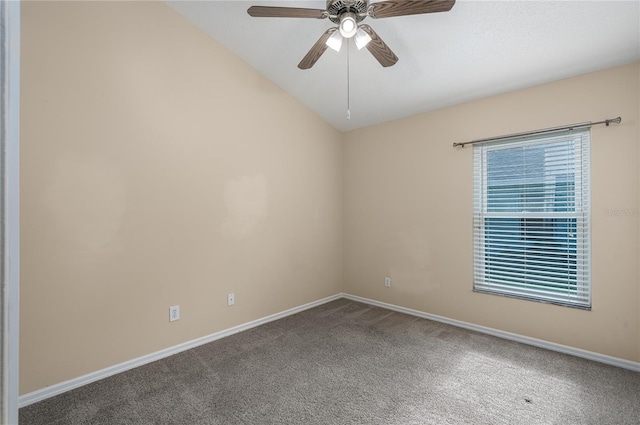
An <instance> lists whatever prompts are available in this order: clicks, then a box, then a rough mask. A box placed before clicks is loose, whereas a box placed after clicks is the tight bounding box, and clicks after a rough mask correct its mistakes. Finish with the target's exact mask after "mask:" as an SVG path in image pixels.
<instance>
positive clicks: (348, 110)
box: [347, 38, 351, 120]
mask: <svg viewBox="0 0 640 425" xmlns="http://www.w3.org/2000/svg"><path fill="white" fill-rule="evenodd" d="M349 41H350V40H349V39H348V38H347V119H348V120H350V119H351V95H350V85H349V79H350V75H351V74H350V70H349V63H350V62H351V60H350V59H349V45H350V44H351V43H350V42H349Z"/></svg>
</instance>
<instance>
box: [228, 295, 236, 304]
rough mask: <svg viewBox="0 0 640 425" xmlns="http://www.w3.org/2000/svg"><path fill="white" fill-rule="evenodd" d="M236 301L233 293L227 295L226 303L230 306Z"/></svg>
mask: <svg viewBox="0 0 640 425" xmlns="http://www.w3.org/2000/svg"><path fill="white" fill-rule="evenodd" d="M235 303H236V296H235V295H234V294H228V295H227V305H228V306H232V305H234V304H235Z"/></svg>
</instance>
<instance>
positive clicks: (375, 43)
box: [360, 24, 398, 67]
mask: <svg viewBox="0 0 640 425" xmlns="http://www.w3.org/2000/svg"><path fill="white" fill-rule="evenodd" d="M360 28H362V30H363V31H364V32H366V33H367V34H369V37H371V41H370V42H369V43H368V44H367V50H369V51H370V52H371V54H372V55H373V57H374V58H376V59H377V60H378V62H380V65H382V66H384V67H387V66H392V65H395V63H396V62H398V57H397V56H396V55H395V53H393V52H392V51H391V49H390V48H389V46H387V44H386V43H385V42H384V41H382V39H381V38H380V37H378V34H376V32H375V31H374V30H373V28H371V27H370V26H369V25H367V24H362V25H360Z"/></svg>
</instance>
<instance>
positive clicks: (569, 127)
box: [453, 117, 622, 148]
mask: <svg viewBox="0 0 640 425" xmlns="http://www.w3.org/2000/svg"><path fill="white" fill-rule="evenodd" d="M621 121H622V118H621V117H617V118H611V119H608V120H602V121H598V122H591V121H589V122H582V123H578V124H569V125H563V126H560V127H551V128H543V129H542V130H532V131H525V132H522V133H513V134H507V135H504V136H496V137H488V138H486V139H478V140H472V141H470V142H458V143H454V144H453V147H454V148H455V147H458V146H460V147H461V148H464V145H474V144H476V143H487V142H494V141H497V140H503V139H511V138H513V137H523V136H533V135H535V134H544V133H552V132H554V131H562V130H577V129H579V128H586V127H591V126H594V125H600V124H606V125H607V127H608V126H609V124H611V123H616V124H620V122H621Z"/></svg>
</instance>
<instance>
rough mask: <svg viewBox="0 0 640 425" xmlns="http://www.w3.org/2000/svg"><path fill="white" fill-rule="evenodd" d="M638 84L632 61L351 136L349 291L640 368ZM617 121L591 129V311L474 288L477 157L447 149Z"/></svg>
mask: <svg viewBox="0 0 640 425" xmlns="http://www.w3.org/2000/svg"><path fill="white" fill-rule="evenodd" d="M639 80H640V72H639V67H638V64H637V63H636V64H632V65H628V66H623V67H619V68H614V69H610V70H605V71H602V72H597V73H593V74H588V75H584V76H580V77H577V78H571V79H567V80H563V81H558V82H555V83H551V84H546V85H543V86H539V87H535V88H531V89H528V90H522V91H517V92H512V93H508V94H505V95H501V96H496V97H492V98H488V99H484V100H480V101H476V102H472V103H467V104H463V105H459V106H454V107H451V108H447V109H442V110H438V111H435V112H430V113H426V114H422V115H418V116H415V117H411V118H407V119H403V120H398V121H394V122H389V123H386V124H382V125H378V126H372V127H368V128H364V129H361V130H357V131H352V132H349V133H347V134H346V135H345V158H344V167H345V168H344V178H345V189H344V191H345V192H344V193H345V204H344V207H345V213H344V217H345V218H344V228H345V243H344V250H345V258H344V265H345V274H344V279H345V292H348V293H351V294H355V295H359V296H363V297H368V298H373V299H376V300H380V301H385V302H389V303H393V304H397V305H401V306H405V307H409V308H413V309H417V310H421V311H424V312H428V313H432V314H437V315H442V316H446V317H449V318H453V319H458V320H462V321H466V322H471V323H475V324H479V325H483V326H489V327H492V328H496V329H500V330H504V331H508V332H514V333H517V334H521V335H526V336H530V337H534V338H540V339H543V340H547V341H552V342H555V343H560V344H565V345H569V346H572V347H577V348H581V349H586V350H590V351H594V352H597V353H602V354H606V355H611V356H615V357H620V358H623V359H628V360H631V361H636V362H637V361H640V316H639V311H640V289H639V275H638V272H639V270H638V259H639V257H640V252H639V242H640V238H639V231H640V229H639V226H638V224H639V217H638V214H637V211H638V208H639V207H640V205H639V202H638V195H639V194H640V174H639V169H640V167H639V159H640V152H639V148H638V145H639V134H640V133H639V126H638V122H639V120H640V112H639V108H638V104H639V92H640V87H639ZM618 115H620V116H622V119H623V121H622V124H621V125H614V126H611V127H608V128H607V127H605V126H598V127H593V129H592V143H591V146H592V150H591V158H592V168H591V169H592V195H591V200H592V226H591V228H592V273H593V274H592V281H593V286H592V288H593V289H592V294H593V309H592V310H591V311H583V310H577V309H572V308H566V307H558V306H553V305H547V304H540V303H535V302H528V301H522V300H517V299H511V298H503V297H499V296H492V295H485V294H478V293H474V292H472V227H471V224H472V222H471V220H472V182H473V178H472V153H473V149H472V148H471V147H465V148H464V149H454V148H453V147H452V143H453V142H461V141H468V140H472V139H477V138H483V137H490V136H496V135H500V134H508V133H514V132H519V131H525V130H531V129H536V128H545V127H553V126H559V125H564V124H568V123H575V122H584V121H588V120H591V121H598V120H601V119H605V118H613V117H616V116H618ZM607 210H620V211H622V210H628V211H630V213H628V214H626V215H608V214H607ZM385 276H390V277H391V278H392V287H391V288H385V287H384V277H385Z"/></svg>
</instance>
